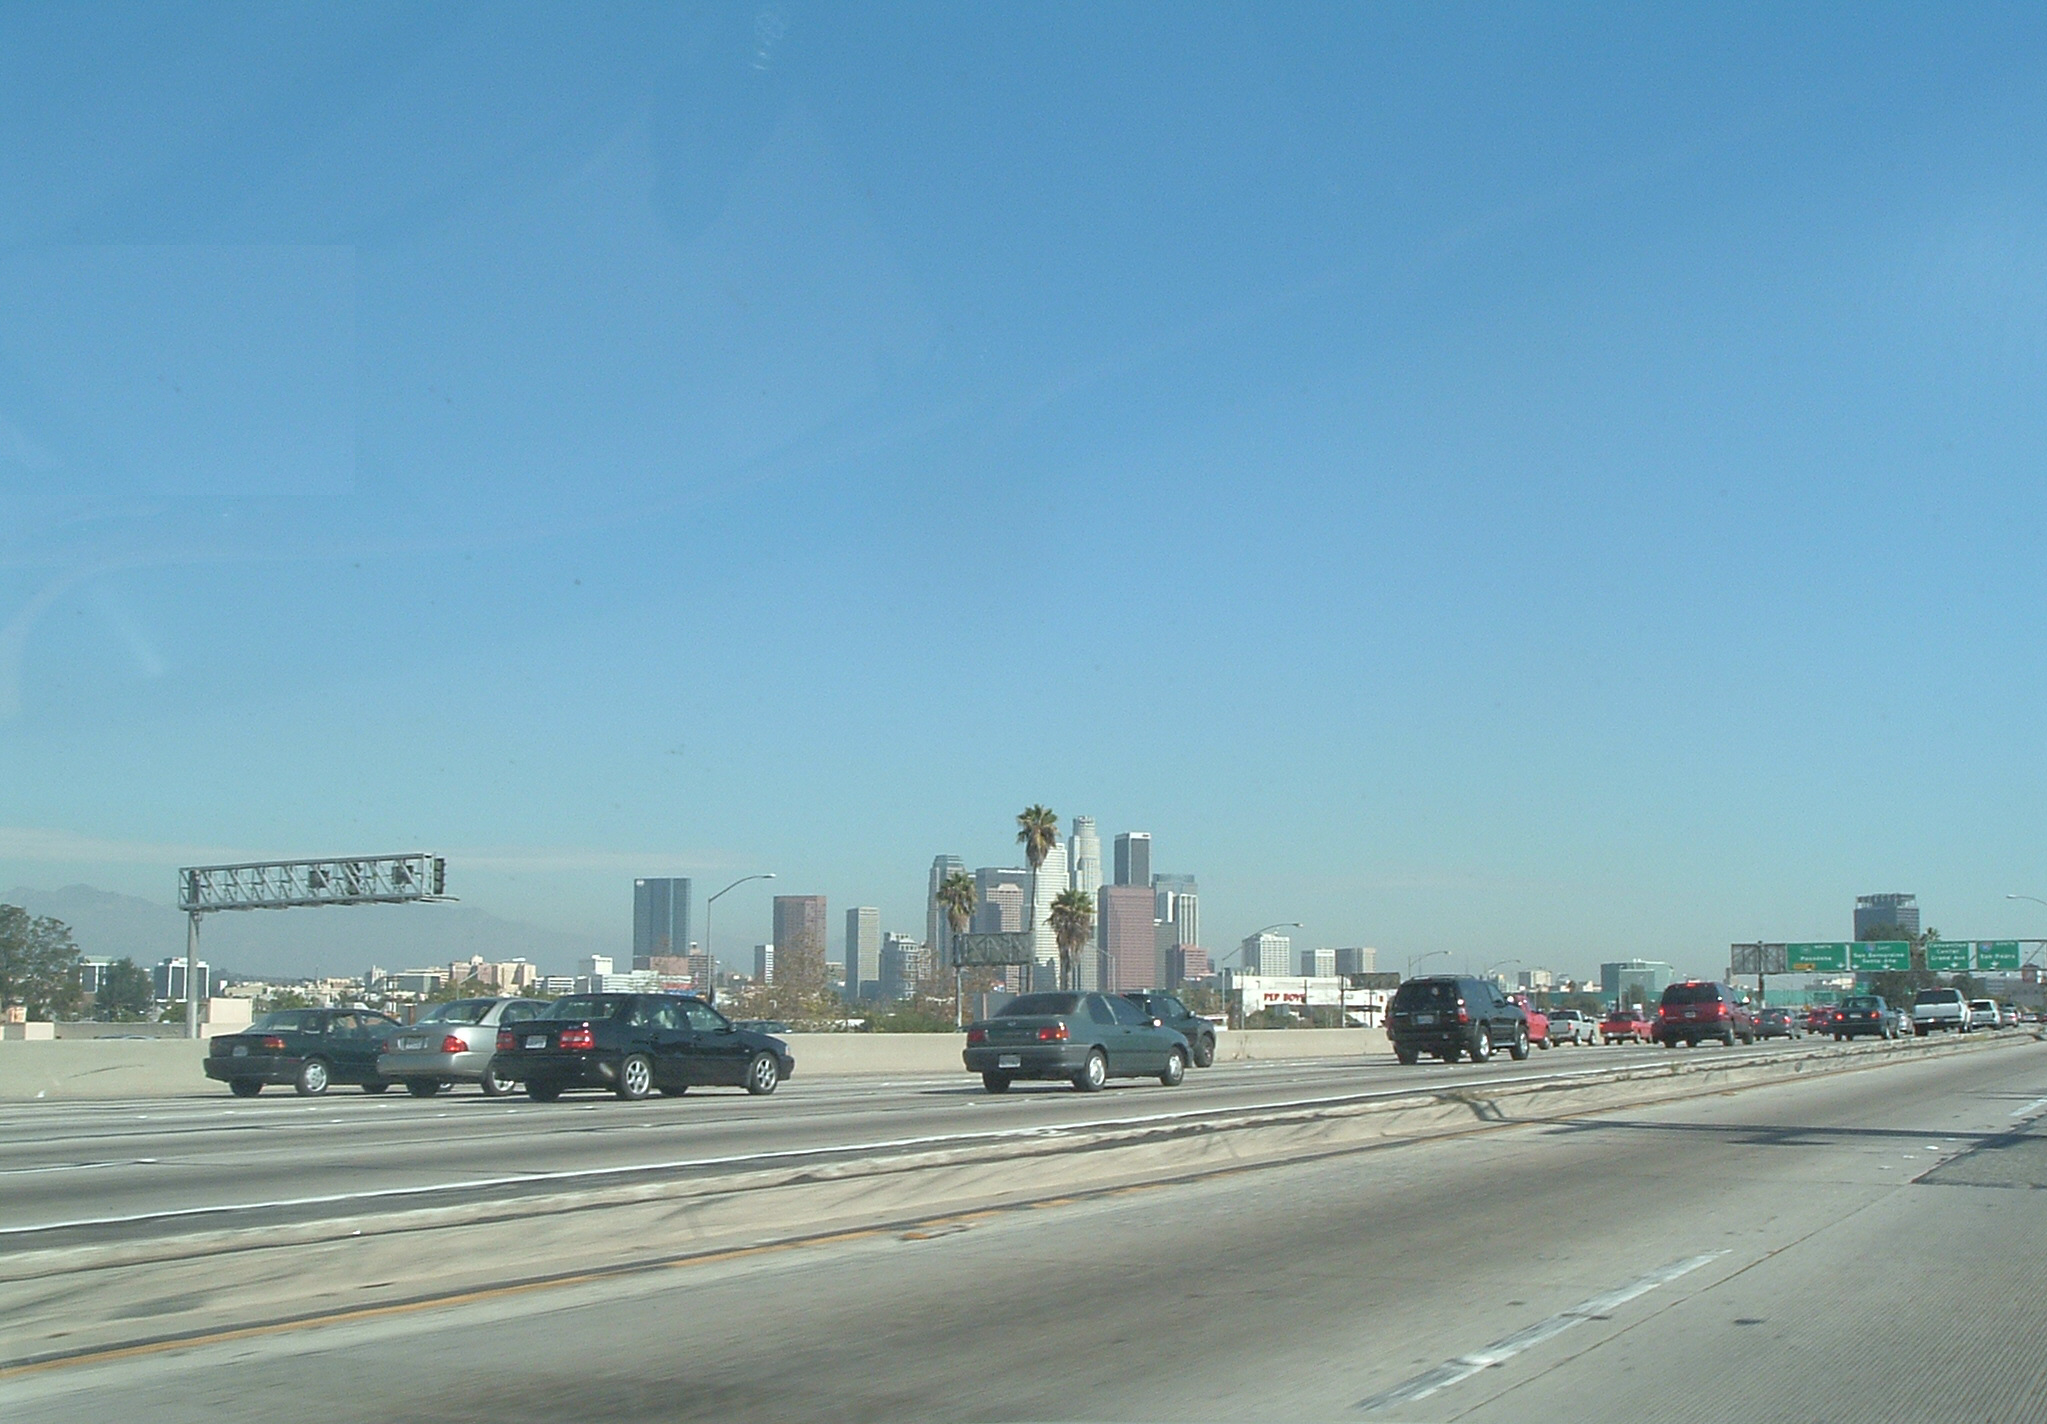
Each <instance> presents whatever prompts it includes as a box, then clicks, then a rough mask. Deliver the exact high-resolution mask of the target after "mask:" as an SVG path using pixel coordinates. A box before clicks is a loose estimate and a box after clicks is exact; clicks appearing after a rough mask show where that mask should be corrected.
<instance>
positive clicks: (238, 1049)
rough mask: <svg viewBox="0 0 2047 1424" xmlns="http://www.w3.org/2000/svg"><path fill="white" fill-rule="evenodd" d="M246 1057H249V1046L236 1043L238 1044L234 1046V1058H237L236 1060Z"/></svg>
mask: <svg viewBox="0 0 2047 1424" xmlns="http://www.w3.org/2000/svg"><path fill="white" fill-rule="evenodd" d="M248 1056H249V1045H248V1044H246V1043H238V1044H236V1045H235V1057H237V1058H247V1057H248Z"/></svg>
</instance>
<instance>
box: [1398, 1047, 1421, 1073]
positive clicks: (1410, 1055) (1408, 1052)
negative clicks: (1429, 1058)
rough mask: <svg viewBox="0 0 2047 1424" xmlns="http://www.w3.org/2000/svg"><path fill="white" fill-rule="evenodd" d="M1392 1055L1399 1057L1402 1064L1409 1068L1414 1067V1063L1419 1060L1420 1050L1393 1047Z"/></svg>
mask: <svg viewBox="0 0 2047 1424" xmlns="http://www.w3.org/2000/svg"><path fill="white" fill-rule="evenodd" d="M1393 1056H1394V1057H1395V1058H1397V1059H1399V1060H1400V1062H1401V1063H1402V1064H1403V1065H1404V1066H1406V1067H1409V1068H1412V1067H1414V1065H1415V1064H1417V1063H1419V1062H1420V1061H1421V1054H1420V1052H1418V1051H1417V1050H1415V1049H1412V1048H1400V1047H1395V1048H1394V1050H1393Z"/></svg>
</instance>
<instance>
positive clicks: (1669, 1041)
mask: <svg viewBox="0 0 2047 1424" xmlns="http://www.w3.org/2000/svg"><path fill="white" fill-rule="evenodd" d="M1654 1032H1655V1038H1656V1041H1657V1042H1658V1043H1660V1044H1662V1045H1663V1046H1664V1047H1665V1048H1675V1047H1677V1045H1678V1044H1680V1043H1682V1044H1684V1045H1685V1046H1686V1047H1688V1048H1697V1047H1698V1046H1699V1045H1700V1044H1701V1043H1703V1042H1705V1041H1706V1040H1707V1039H1709V1038H1710V1039H1712V1040H1714V1041H1715V1042H1717V1043H1724V1044H1726V1045H1727V1046H1728V1047H1729V1048H1732V1047H1733V1046H1734V1042H1735V1040H1736V1039H1740V1040H1741V1041H1742V1042H1743V1043H1754V1042H1755V1041H1756V1021H1755V1018H1754V1017H1753V1016H1752V1015H1751V1014H1750V1013H1749V1007H1748V1005H1747V1003H1745V1002H1744V1001H1743V1000H1742V997H1741V995H1740V994H1739V993H1737V992H1736V991H1735V990H1734V989H1733V988H1731V987H1730V986H1728V985H1726V984H1722V983H1719V982H1717V981H1716V980H1712V979H1685V980H1681V981H1679V982H1678V983H1675V984H1670V985H1666V986H1665V988H1664V990H1663V1000H1662V1002H1661V1003H1659V1004H1658V1005H1657V1007H1656V1027H1655V1030H1654Z"/></svg>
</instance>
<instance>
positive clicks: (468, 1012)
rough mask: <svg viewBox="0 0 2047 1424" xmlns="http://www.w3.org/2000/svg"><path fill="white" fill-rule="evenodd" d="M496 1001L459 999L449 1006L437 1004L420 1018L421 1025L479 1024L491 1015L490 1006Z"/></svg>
mask: <svg viewBox="0 0 2047 1424" xmlns="http://www.w3.org/2000/svg"><path fill="white" fill-rule="evenodd" d="M496 1002H497V1000H496V999H457V1000H455V1001H454V1002H453V1003H449V1004H435V1005H434V1006H433V1007H432V1008H430V1009H428V1010H427V1011H426V1012H425V1013H423V1014H421V1015H420V1016H419V1021H420V1022H421V1023H460V1024H479V1023H482V1022H483V1020H484V1017H485V1016H486V1015H488V1014H489V1013H490V1006H491V1005H492V1004H495V1003H496Z"/></svg>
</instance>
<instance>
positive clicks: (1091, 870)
mask: <svg viewBox="0 0 2047 1424" xmlns="http://www.w3.org/2000/svg"><path fill="white" fill-rule="evenodd" d="M1066 883H1067V884H1068V885H1069V886H1070V887H1071V888H1073V889H1075V890H1079V891H1081V892H1082V893H1084V894H1086V895H1088V896H1094V895H1097V894H1099V893H1100V892H1101V888H1102V838H1101V836H1099V835H1097V834H1096V832H1095V818H1094V817H1093V816H1075V817H1074V818H1073V830H1072V832H1071V833H1070V834H1069V835H1068V836H1067V837H1066Z"/></svg>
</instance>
